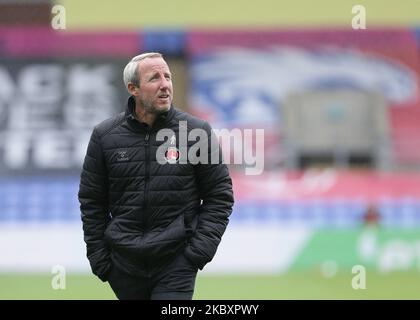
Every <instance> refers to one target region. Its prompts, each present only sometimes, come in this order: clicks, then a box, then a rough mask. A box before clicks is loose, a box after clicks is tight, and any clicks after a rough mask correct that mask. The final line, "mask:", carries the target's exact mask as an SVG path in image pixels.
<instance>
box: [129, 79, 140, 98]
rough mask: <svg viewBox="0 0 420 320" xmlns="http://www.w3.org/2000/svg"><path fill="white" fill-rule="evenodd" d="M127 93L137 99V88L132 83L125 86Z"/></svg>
mask: <svg viewBox="0 0 420 320" xmlns="http://www.w3.org/2000/svg"><path fill="white" fill-rule="evenodd" d="M127 89H128V92H130V94H131V95H133V96H135V97H137V96H138V95H139V87H137V86H136V85H135V84H133V83H131V82H130V83H129V84H128V86H127Z"/></svg>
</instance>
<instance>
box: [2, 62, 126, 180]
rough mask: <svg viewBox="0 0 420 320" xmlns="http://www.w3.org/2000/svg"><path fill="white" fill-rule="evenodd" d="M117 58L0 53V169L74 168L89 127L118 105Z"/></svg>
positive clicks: (122, 91) (120, 98)
mask: <svg viewBox="0 0 420 320" xmlns="http://www.w3.org/2000/svg"><path fill="white" fill-rule="evenodd" d="M125 63H126V61H125V60H122V59H98V58H95V59H90V58H83V59H74V58H72V59H66V60H57V59H45V58H38V59H24V60H23V59H19V58H17V59H12V58H8V59H1V60H0V88H2V89H1V90H0V174H2V175H4V174H9V173H13V174H18V173H25V174H28V173H40V172H46V171H57V170H59V171H79V170H80V167H81V163H82V160H83V157H84V154H85V152H86V146H87V142H88V140H89V136H90V133H91V131H92V128H93V127H94V126H95V125H96V124H98V123H99V122H101V121H102V120H104V119H106V118H109V117H111V116H113V115H114V114H116V113H119V112H121V111H122V108H123V104H124V102H125V99H126V97H127V95H128V93H127V92H126V91H125V89H124V85H123V81H122V70H123V68H124V66H125Z"/></svg>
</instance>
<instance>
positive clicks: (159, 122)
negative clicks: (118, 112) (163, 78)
mask: <svg viewBox="0 0 420 320" xmlns="http://www.w3.org/2000/svg"><path fill="white" fill-rule="evenodd" d="M135 108H136V101H135V100H134V97H133V96H130V97H129V98H128V101H127V108H126V110H125V117H126V118H127V119H129V120H135V121H138V120H137V118H136V116H135ZM174 113H175V108H174V106H173V105H171V107H170V108H169V110H168V111H166V112H164V113H161V114H159V116H158V117H157V118H156V121H155V123H154V125H153V127H161V126H164V125H165V124H167V123H168V122H169V121H170V120H171V119H172V117H173V115H174Z"/></svg>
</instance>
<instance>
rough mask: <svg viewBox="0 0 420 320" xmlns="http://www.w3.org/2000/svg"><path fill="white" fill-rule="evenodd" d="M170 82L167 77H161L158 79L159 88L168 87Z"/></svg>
mask: <svg viewBox="0 0 420 320" xmlns="http://www.w3.org/2000/svg"><path fill="white" fill-rule="evenodd" d="M170 84H171V80H168V79H166V78H163V79H162V80H161V81H160V89H161V90H162V89H168V88H169V87H170Z"/></svg>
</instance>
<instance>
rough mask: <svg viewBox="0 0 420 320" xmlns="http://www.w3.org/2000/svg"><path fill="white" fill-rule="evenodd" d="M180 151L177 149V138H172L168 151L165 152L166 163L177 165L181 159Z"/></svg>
mask: <svg viewBox="0 0 420 320" xmlns="http://www.w3.org/2000/svg"><path fill="white" fill-rule="evenodd" d="M179 155H180V154H179V150H178V149H177V147H176V138H175V136H172V137H171V140H170V145H169V148H168V150H166V152H165V158H166V161H167V162H168V163H170V164H174V163H177V161H178V159H179Z"/></svg>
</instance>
